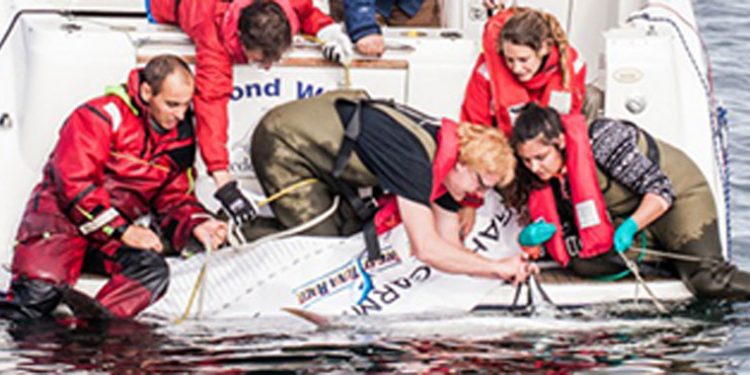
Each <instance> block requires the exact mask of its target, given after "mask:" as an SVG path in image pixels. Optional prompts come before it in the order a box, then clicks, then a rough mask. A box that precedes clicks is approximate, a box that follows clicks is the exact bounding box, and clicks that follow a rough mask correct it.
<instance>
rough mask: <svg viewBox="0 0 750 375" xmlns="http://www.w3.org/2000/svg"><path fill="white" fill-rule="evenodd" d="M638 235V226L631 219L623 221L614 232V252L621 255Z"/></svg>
mask: <svg viewBox="0 0 750 375" xmlns="http://www.w3.org/2000/svg"><path fill="white" fill-rule="evenodd" d="M636 233H638V224H636V222H635V220H633V218H632V217H629V218H628V219H627V220H625V221H624V222H623V223H622V224H620V226H619V227H617V230H616V231H615V238H614V240H615V250H616V251H617V252H618V253H623V252H625V251H626V250H628V249H629V248H630V246H631V245H632V244H633V237H635V234H636Z"/></svg>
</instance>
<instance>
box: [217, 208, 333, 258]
mask: <svg viewBox="0 0 750 375" xmlns="http://www.w3.org/2000/svg"><path fill="white" fill-rule="evenodd" d="M339 200H340V197H339V196H338V195H337V196H335V197H334V198H333V203H332V204H331V206H330V207H329V208H328V210H326V211H324V212H323V213H321V214H320V215H318V216H316V217H314V218H312V219H310V220H308V221H306V222H304V223H302V224H300V225H297V226H296V227H291V228H289V229H286V230H283V231H281V232H276V233H273V234H269V235H268V236H265V237H261V238H259V239H257V240H255V241H253V242H250V243H244V244H240V243H235V242H233V241H232V240H230V241H229V243H230V245H231V246H232V248H233V249H234V250H235V251H246V250H250V249H252V248H255V247H258V246H260V245H262V244H264V243H266V242H269V241H273V240H278V239H281V238H285V237H289V236H293V235H295V234H298V233H302V232H304V231H306V230H308V229H310V228H312V227H314V226H316V225H318V224H320V223H322V222H323V221H324V220H326V219H328V218H329V217H330V216H331V215H333V214H334V213H335V212H336V210H337V209H338V208H339Z"/></svg>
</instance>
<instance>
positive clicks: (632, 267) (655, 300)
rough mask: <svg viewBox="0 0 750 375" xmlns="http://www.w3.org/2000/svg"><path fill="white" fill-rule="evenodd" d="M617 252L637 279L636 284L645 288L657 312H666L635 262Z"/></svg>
mask: <svg viewBox="0 0 750 375" xmlns="http://www.w3.org/2000/svg"><path fill="white" fill-rule="evenodd" d="M617 254H618V255H619V256H620V258H622V261H623V262H624V263H625V265H626V266H628V268H630V272H632V273H633V275H634V276H635V278H636V280H638V284H640V285H641V286H643V290H645V291H646V293H648V295H649V297H650V298H651V301H653V303H654V306H656V309H657V310H659V312H660V313H662V314H667V313H668V311H667V308H666V307H664V305H663V304H662V303H661V301H659V299H658V298H657V297H656V295H655V294H654V292H653V291H652V290H651V288H650V287H649V286H648V284H646V281H645V280H643V277H641V273H640V272H639V271H638V266H637V265H636V264H635V263H633V261H632V260H630V258H628V257H626V256H625V253H621V252H619V251H618V252H617ZM637 295H638V289H637V288H636V296H637ZM637 300H638V299H637V298H636V301H637Z"/></svg>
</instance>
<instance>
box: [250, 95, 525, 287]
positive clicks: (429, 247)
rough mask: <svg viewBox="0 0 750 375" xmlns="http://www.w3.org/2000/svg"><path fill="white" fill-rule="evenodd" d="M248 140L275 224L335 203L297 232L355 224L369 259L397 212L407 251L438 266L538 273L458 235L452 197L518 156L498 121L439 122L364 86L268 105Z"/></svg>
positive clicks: (253, 233) (479, 189)
mask: <svg viewBox="0 0 750 375" xmlns="http://www.w3.org/2000/svg"><path fill="white" fill-rule="evenodd" d="M250 147H251V148H250V150H251V157H252V158H251V159H252V162H253V167H254V168H255V172H256V174H257V177H258V180H259V181H260V184H261V185H262V187H263V190H264V192H265V193H266V195H267V196H269V197H270V196H273V195H274V194H276V193H279V192H282V193H281V195H280V197H279V198H278V199H276V200H274V201H273V202H272V203H271V207H272V209H273V212H274V213H275V215H276V220H277V223H276V224H277V225H278V227H277V228H275V230H278V229H282V228H292V227H298V226H300V225H304V224H305V223H315V222H314V221H312V220H314V219H316V218H321V217H325V216H324V214H323V213H325V212H326V211H329V210H332V209H330V207H334V206H335V205H336V202H339V201H340V204H339V205H338V208H337V209H336V211H335V212H333V213H332V214H331V216H328V217H326V218H325V220H323V221H321V222H319V223H317V225H314V226H312V227H311V228H309V229H308V230H307V231H305V232H304V234H309V235H351V234H354V233H356V232H358V231H363V232H364V235H365V241H366V242H367V248H368V251H370V254H369V255H370V259H374V258H375V257H376V256H377V248H378V246H379V245H378V240H377V236H376V233H377V234H381V233H384V232H386V231H387V230H389V229H390V228H392V227H394V226H395V225H397V224H398V223H399V222H400V221H401V220H402V219H403V222H404V225H405V227H406V231H407V233H408V237H409V241H410V242H411V246H412V252H413V254H414V255H415V256H416V257H417V258H418V259H420V260H421V261H423V262H425V263H427V264H428V265H431V266H433V267H435V268H437V269H439V270H442V271H445V272H451V273H462V274H468V275H473V276H481V277H488V278H498V279H504V280H514V281H516V282H519V281H522V280H524V279H526V277H527V276H528V274H529V272H536V271H537V269H536V267H535V266H530V265H529V264H528V263H527V262H526V260H525V257H524V256H523V255H517V256H513V257H509V258H506V259H489V258H485V257H483V256H481V255H478V254H475V253H474V252H472V251H470V250H469V249H467V248H466V247H464V246H463V244H462V242H461V240H460V236H459V226H458V215H457V213H456V211H457V210H458V208H459V206H460V204H461V203H463V204H466V203H468V202H469V201H471V200H472V199H476V198H481V197H482V195H483V194H484V192H485V191H486V190H487V189H489V188H492V187H494V186H496V185H506V184H508V183H510V181H511V180H512V179H513V171H514V168H515V163H516V161H515V158H514V157H513V153H512V150H511V149H510V147H509V145H508V143H507V140H506V138H505V136H504V135H503V134H502V133H500V131H498V130H497V129H492V128H489V127H484V126H476V125H471V124H468V123H462V124H460V125H459V124H456V123H454V122H452V121H449V120H443V121H442V122H437V121H435V120H434V119H432V118H430V117H427V116H425V115H423V114H421V113H418V112H417V111H414V110H413V109H410V108H408V107H406V106H402V105H398V104H395V103H392V102H386V101H378V100H371V99H369V98H368V97H367V95H366V94H365V93H364V92H362V91H333V92H328V93H325V94H323V95H321V96H319V97H314V98H309V99H304V100H299V101H294V102H291V103H287V104H284V105H282V106H279V107H276V108H274V109H272V110H271V111H269V112H268V113H267V114H266V115H265V116H264V117H263V119H262V120H261V121H260V124H259V125H258V127H257V128H256V130H255V132H254V134H253V137H252V142H251V146H250ZM364 188H374V190H384V191H386V192H388V193H389V194H382V195H380V196H379V197H378V198H377V204H375V203H374V201H373V200H372V199H370V200H369V201H365V200H363V199H361V198H359V195H358V190H362V189H364ZM376 195H377V194H376ZM340 197H343V198H342V199H339V198H340ZM269 199H270V198H269ZM262 224H263V223H262V221H260V220H256V222H251V223H250V225H248V226H245V228H244V229H245V234H246V237H249V238H257V237H258V235H259V234H260V232H261V231H260V229H261V228H262V227H263V226H264V225H262Z"/></svg>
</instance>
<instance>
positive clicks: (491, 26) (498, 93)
mask: <svg viewBox="0 0 750 375" xmlns="http://www.w3.org/2000/svg"><path fill="white" fill-rule="evenodd" d="M513 14H514V9H513V8H510V9H508V10H505V11H502V12H500V13H498V14H496V15H495V16H494V17H492V18H491V19H490V20H489V21H487V24H486V25H485V30H484V36H483V39H482V47H483V51H484V53H483V54H484V59H485V62H486V64H487V71H488V73H489V79H490V92H491V94H492V106H493V109H494V113H495V117H496V120H497V126H498V128H500V130H502V131H503V132H505V133H506V134H510V133H511V128H512V124H513V120H514V119H515V112H516V111H517V110H518V109H520V107H522V106H523V105H525V104H526V103H529V102H532V101H533V102H536V103H539V104H541V105H543V106H550V107H553V108H555V109H556V110H557V111H558V112H560V114H568V113H575V112H577V111H580V108H581V107H582V103H583V96H584V93H585V82H584V78H582V77H581V78H580V79H574V77H573V75H579V74H581V73H583V75H585V67H584V65H583V61H577V59H578V52H577V51H576V50H575V49H574V48H573V47H568V56H569V59H568V61H567V63H566V66H567V70H568V71H569V72H570V73H571V77H570V82H569V85H568V87H564V86H563V75H562V71H561V70H560V52H559V51H558V48H557V46H556V45H552V46H551V48H550V52H549V54H548V56H547V60H546V62H545V65H544V66H543V67H542V68H541V70H540V71H539V72H538V73H537V74H536V75H535V76H534V77H533V78H532V79H531V80H529V81H527V82H519V81H518V79H516V77H515V75H513V72H511V71H510V69H508V66H507V65H506V64H505V61H503V57H502V55H501V54H500V53H498V50H497V43H498V40H499V39H500V35H501V31H502V29H503V26H505V23H506V22H507V21H508V19H509V18H510V17H512V16H513ZM576 66H578V67H579V69H578V72H576V70H574V67H576Z"/></svg>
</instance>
